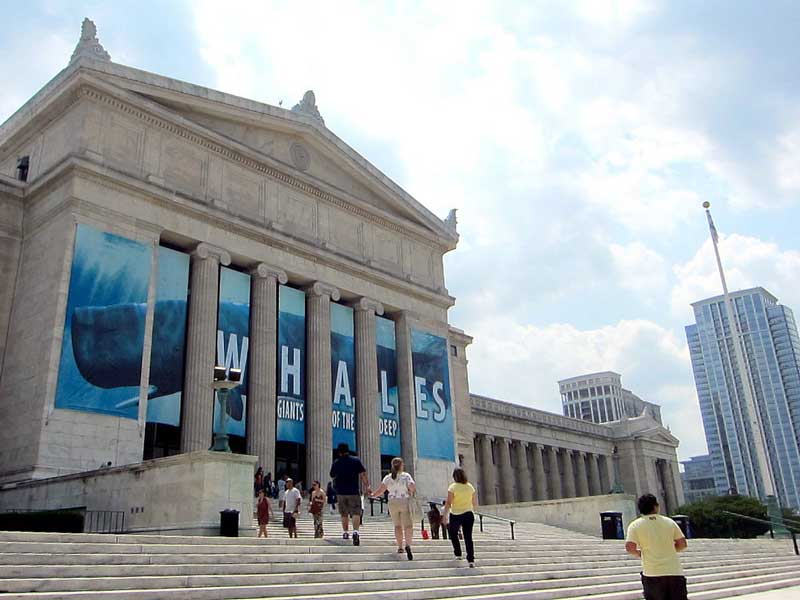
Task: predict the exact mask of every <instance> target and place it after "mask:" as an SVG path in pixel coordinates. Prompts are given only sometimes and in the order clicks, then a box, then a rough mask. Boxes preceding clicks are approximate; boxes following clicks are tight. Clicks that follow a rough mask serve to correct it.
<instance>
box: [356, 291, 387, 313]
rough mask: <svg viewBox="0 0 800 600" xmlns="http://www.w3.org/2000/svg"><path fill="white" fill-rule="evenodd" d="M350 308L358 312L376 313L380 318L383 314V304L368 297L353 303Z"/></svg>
mask: <svg viewBox="0 0 800 600" xmlns="http://www.w3.org/2000/svg"><path fill="white" fill-rule="evenodd" d="M350 306H352V307H353V309H355V310H356V311H364V312H374V313H375V314H376V315H378V316H380V315H382V314H383V304H381V303H380V302H378V301H377V300H373V299H372V298H367V297H366V296H364V297H362V298H359V299H358V300H356V301H355V302H352V303H351V304H350Z"/></svg>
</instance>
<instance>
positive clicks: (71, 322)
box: [55, 224, 152, 419]
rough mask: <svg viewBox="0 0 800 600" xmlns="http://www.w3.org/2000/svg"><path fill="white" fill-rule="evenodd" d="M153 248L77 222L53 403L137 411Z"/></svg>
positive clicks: (123, 413)
mask: <svg viewBox="0 0 800 600" xmlns="http://www.w3.org/2000/svg"><path fill="white" fill-rule="evenodd" d="M151 257H152V247H151V246H150V245H148V244H143V243H140V242H136V241H134V240H130V239H127V238H124V237H121V236H118V235H114V234H111V233H105V232H102V231H98V230H96V229H93V228H91V227H88V226H86V225H82V224H79V225H78V226H77V229H76V232H75V250H74V254H73V258H72V270H71V273H70V282H69V295H68V298H67V311H66V316H65V319H64V338H63V342H62V345H61V362H60V364H59V369H58V385H57V388H56V399H55V406H56V408H67V409H72V410H80V411H87V412H95V413H104V414H109V415H116V416H118V417H126V418H129V419H136V418H138V413H139V384H140V379H141V374H142V350H143V346H144V326H145V316H146V314H147V289H148V286H149V280H150V261H151Z"/></svg>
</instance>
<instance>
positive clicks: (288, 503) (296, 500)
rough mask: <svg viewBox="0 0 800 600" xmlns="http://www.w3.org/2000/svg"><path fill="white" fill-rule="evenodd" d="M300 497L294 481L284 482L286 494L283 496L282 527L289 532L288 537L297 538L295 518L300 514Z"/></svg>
mask: <svg viewBox="0 0 800 600" xmlns="http://www.w3.org/2000/svg"><path fill="white" fill-rule="evenodd" d="M301 502H302V496H301V495H300V490H298V489H297V488H296V487H294V481H292V480H291V479H287V480H286V493H284V495H283V503H282V504H281V508H282V509H283V526H284V527H286V528H287V529H288V530H289V537H290V538H291V537H294V538H296V537H297V517H298V516H299V514H300V503H301Z"/></svg>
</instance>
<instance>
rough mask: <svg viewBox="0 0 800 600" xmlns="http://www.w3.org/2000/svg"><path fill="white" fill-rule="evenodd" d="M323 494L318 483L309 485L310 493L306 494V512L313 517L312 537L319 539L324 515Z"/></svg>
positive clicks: (322, 533)
mask: <svg viewBox="0 0 800 600" xmlns="http://www.w3.org/2000/svg"><path fill="white" fill-rule="evenodd" d="M325 500H327V497H326V496H325V492H323V491H322V486H321V485H320V483H319V481H314V483H312V484H311V492H310V493H309V494H308V512H310V513H311V515H312V516H313V517H314V537H315V538H321V537H322V536H323V535H324V531H323V529H322V515H323V514H325Z"/></svg>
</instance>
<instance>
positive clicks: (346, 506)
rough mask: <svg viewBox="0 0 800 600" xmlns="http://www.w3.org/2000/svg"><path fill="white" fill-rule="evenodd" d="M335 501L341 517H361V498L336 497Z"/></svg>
mask: <svg viewBox="0 0 800 600" xmlns="http://www.w3.org/2000/svg"><path fill="white" fill-rule="evenodd" d="M336 501H337V502H338V503H339V514H340V515H342V516H343V517H352V516H353V515H359V516H361V496H336Z"/></svg>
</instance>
